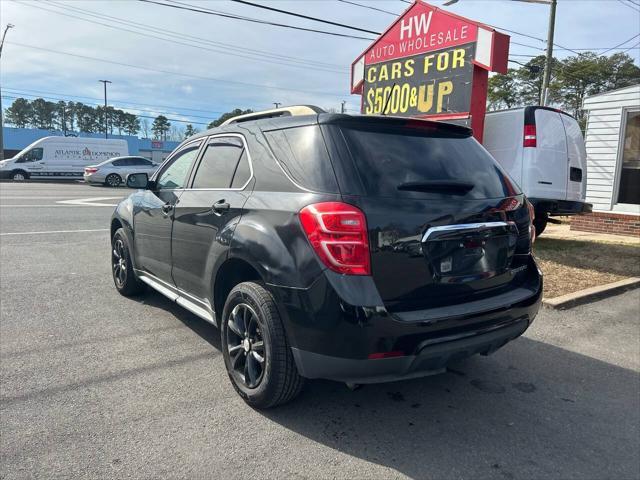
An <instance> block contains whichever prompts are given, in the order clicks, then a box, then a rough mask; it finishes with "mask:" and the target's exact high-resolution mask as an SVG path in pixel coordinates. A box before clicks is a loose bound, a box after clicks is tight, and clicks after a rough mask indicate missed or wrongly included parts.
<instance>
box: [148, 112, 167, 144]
mask: <svg viewBox="0 0 640 480" xmlns="http://www.w3.org/2000/svg"><path fill="white" fill-rule="evenodd" d="M170 128H171V122H169V120H167V117H165V116H164V115H158V116H157V117H156V118H155V120H154V121H153V125H151V131H152V132H153V135H154V137H155V138H156V139H157V140H166V139H167V132H168V131H169V129H170Z"/></svg>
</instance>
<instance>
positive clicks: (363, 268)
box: [300, 202, 371, 275]
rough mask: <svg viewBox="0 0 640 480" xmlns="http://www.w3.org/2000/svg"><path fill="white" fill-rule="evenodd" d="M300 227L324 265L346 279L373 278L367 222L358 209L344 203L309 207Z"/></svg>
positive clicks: (304, 209)
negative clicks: (349, 277) (365, 276)
mask: <svg viewBox="0 0 640 480" xmlns="http://www.w3.org/2000/svg"><path fill="white" fill-rule="evenodd" d="M300 223H302V228H303V229H304V231H305V233H306V234H307V238H308V239H309V242H310V243H311V246H312V247H313V249H314V250H315V252H316V254H317V255H318V257H320V260H321V261H322V263H324V264H325V265H326V266H327V267H329V268H330V269H331V270H333V271H335V272H338V273H343V274H346V275H370V274H371V260H370V257H369V239H368V236H367V221H366V218H365V216H364V213H362V211H361V210H360V209H359V208H356V207H354V206H353V205H349V204H346V203H341V202H324V203H314V204H313V205H308V206H306V207H304V208H303V209H302V210H301V211H300Z"/></svg>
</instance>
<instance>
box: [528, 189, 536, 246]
mask: <svg viewBox="0 0 640 480" xmlns="http://www.w3.org/2000/svg"><path fill="white" fill-rule="evenodd" d="M527 210H528V211H529V238H530V239H531V245H533V242H535V241H536V227H535V226H534V225H533V221H534V220H535V219H536V210H535V208H534V207H533V204H532V203H531V202H530V201H529V200H527Z"/></svg>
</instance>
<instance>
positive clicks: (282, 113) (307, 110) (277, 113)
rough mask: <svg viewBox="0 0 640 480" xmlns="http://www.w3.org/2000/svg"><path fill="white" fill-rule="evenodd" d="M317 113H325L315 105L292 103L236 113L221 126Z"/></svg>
mask: <svg viewBox="0 0 640 480" xmlns="http://www.w3.org/2000/svg"><path fill="white" fill-rule="evenodd" d="M317 113H325V111H324V110H323V109H322V108H320V107H316V106H315V105H292V106H290V107H282V108H273V109H271V110H263V111H261V112H253V113H246V114H244V115H238V116H237V117H232V118H230V119H229V120H226V121H225V122H224V123H223V124H222V125H221V127H223V126H225V125H229V124H231V123H241V122H248V121H250V120H260V119H263V118H277V117H297V116H299V115H315V114H317Z"/></svg>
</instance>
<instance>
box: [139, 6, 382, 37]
mask: <svg viewBox="0 0 640 480" xmlns="http://www.w3.org/2000/svg"><path fill="white" fill-rule="evenodd" d="M138 1H139V2H144V3H153V4H155V5H161V6H163V7H169V8H177V9H178V10H187V11H190V12H196V13H203V14H206V15H214V16H217V17H223V18H230V19H233V20H242V21H245V22H252V23H260V24H263V25H271V26H274V27H282V28H290V29H293V30H301V31H304V32H312V33H321V34H323V35H332V36H334V37H343V38H354V39H357V40H367V41H373V40H374V39H373V38H369V37H359V36H356V35H349V34H346V33H337V32H329V31H326V30H317V29H314V28H304V27H297V26H294V25H287V24H284V23H276V22H270V21H267V20H259V19H257V18H251V17H243V16H239V15H233V14H230V13H225V12H220V11H216V10H210V9H204V8H198V7H195V6H194V5H189V4H187V3H180V4H170V3H162V2H157V1H155V0H138ZM176 3H179V2H176Z"/></svg>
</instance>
